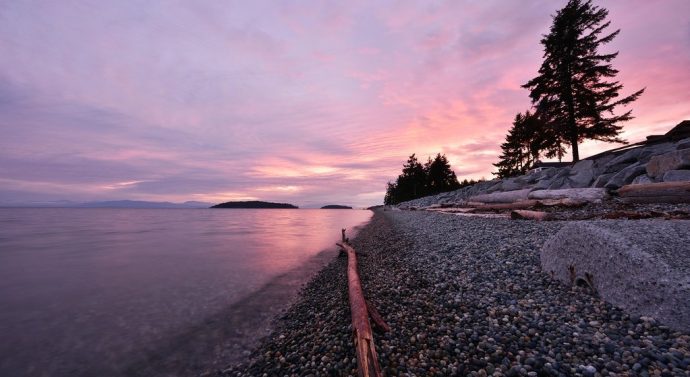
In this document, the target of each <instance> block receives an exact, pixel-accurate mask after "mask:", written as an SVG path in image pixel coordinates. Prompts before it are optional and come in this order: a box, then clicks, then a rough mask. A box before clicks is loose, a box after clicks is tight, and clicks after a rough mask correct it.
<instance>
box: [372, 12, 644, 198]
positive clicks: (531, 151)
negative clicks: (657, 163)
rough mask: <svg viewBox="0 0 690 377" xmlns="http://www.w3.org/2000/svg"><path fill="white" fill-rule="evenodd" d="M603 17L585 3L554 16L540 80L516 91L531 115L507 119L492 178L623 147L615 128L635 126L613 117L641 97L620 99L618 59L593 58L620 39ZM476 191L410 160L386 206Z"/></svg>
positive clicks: (443, 165)
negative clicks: (613, 145)
mask: <svg viewBox="0 0 690 377" xmlns="http://www.w3.org/2000/svg"><path fill="white" fill-rule="evenodd" d="M607 17H608V10H606V9H604V8H601V7H598V6H596V5H593V4H592V1H591V0H569V1H568V2H567V4H566V5H565V6H564V7H563V8H562V9H560V10H558V11H557V12H556V14H555V15H554V16H553V23H552V25H551V27H550V29H549V33H548V34H546V35H544V36H543V38H542V39H541V41H540V42H541V44H542V46H543V48H544V55H543V58H544V59H543V62H542V64H541V66H540V67H539V71H538V75H537V76H536V77H535V78H533V79H531V80H529V81H528V82H527V83H525V84H524V85H522V87H523V88H525V89H527V90H529V97H530V99H531V103H532V108H531V109H530V110H527V111H525V112H524V113H522V112H520V113H518V114H517V115H515V118H514V119H513V124H512V126H511V128H510V129H509V130H508V134H507V135H506V137H505V142H504V143H503V144H501V155H500V156H499V161H498V162H497V163H495V164H494V166H496V167H497V168H498V171H496V172H494V173H493V174H495V175H496V176H498V178H505V177H512V176H516V175H522V174H525V173H527V171H529V170H530V169H531V168H532V166H533V165H534V164H535V162H537V161H538V160H539V159H540V158H542V157H546V158H558V160H559V161H561V160H562V159H563V156H564V155H565V152H566V148H570V150H571V151H572V156H573V162H577V161H579V160H580V153H579V147H578V146H579V143H581V142H583V141H584V140H588V139H593V140H600V141H605V142H618V143H625V142H626V141H625V140H623V139H622V138H620V137H619V135H620V134H621V132H622V130H623V127H622V125H621V124H622V123H623V122H626V121H629V120H631V119H633V117H632V110H627V111H625V112H623V113H622V114H619V115H616V113H615V112H614V110H615V109H616V108H618V107H619V106H627V105H629V104H631V103H632V102H634V101H635V100H637V99H638V98H639V97H640V95H642V93H643V92H644V89H641V90H638V91H636V92H634V93H632V94H630V95H628V96H624V97H621V95H620V92H621V90H622V89H623V85H622V84H621V83H620V82H619V81H617V80H615V77H616V75H617V74H618V70H616V69H615V68H613V66H612V64H611V62H612V61H613V60H614V59H615V58H616V57H617V56H618V52H614V53H602V52H600V51H599V48H600V47H601V46H603V45H606V44H608V43H610V42H611V41H612V40H613V39H614V38H615V37H616V36H617V35H618V34H619V33H620V29H618V30H615V31H613V32H607V31H606V30H607V28H608V27H609V26H610V25H611V22H610V21H608V20H607ZM474 183H476V182H475V181H467V180H465V181H463V183H460V182H458V181H457V177H456V176H455V173H453V171H452V170H451V169H450V164H449V163H448V160H447V159H446V157H445V156H443V155H441V154H437V155H436V158H434V159H433V160H431V159H429V161H427V163H426V164H423V165H422V164H421V163H420V162H419V161H418V160H417V158H416V157H415V155H414V154H412V155H411V156H410V157H409V159H408V160H407V162H406V163H405V164H404V165H403V170H402V174H400V175H399V176H398V178H397V179H396V181H395V182H389V183H388V187H387V189H386V196H385V199H384V202H385V204H396V203H400V202H403V201H406V200H411V199H415V198H419V197H422V196H426V195H434V194H437V193H440V192H443V191H450V190H456V189H458V188H460V187H462V185H470V184H474Z"/></svg>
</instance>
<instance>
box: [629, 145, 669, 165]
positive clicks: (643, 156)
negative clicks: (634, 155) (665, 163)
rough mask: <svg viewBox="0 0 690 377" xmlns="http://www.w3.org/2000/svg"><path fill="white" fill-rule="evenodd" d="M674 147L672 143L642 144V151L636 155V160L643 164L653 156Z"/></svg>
mask: <svg viewBox="0 0 690 377" xmlns="http://www.w3.org/2000/svg"><path fill="white" fill-rule="evenodd" d="M675 149H676V145H675V144H673V143H659V144H652V145H648V146H644V147H643V148H642V152H640V155H639V157H638V161H639V162H642V163H644V164H646V163H648V162H649V160H650V159H651V158H652V157H654V156H658V155H661V154H664V153H668V152H672V151H674V150H675Z"/></svg>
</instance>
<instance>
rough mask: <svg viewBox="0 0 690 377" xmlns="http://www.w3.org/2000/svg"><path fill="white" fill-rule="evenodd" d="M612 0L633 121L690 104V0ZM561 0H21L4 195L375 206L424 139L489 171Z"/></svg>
mask: <svg viewBox="0 0 690 377" xmlns="http://www.w3.org/2000/svg"><path fill="white" fill-rule="evenodd" d="M596 2H597V4H601V5H602V6H604V7H606V8H607V9H608V10H609V11H610V18H611V21H612V28H614V29H615V28H621V34H620V35H619V36H618V37H617V38H616V39H615V40H614V41H613V43H611V45H610V46H608V47H607V48H606V50H607V51H620V56H619V57H618V58H617V59H616V60H615V61H614V66H615V67H616V68H617V69H619V70H620V73H619V77H618V78H619V79H620V81H621V82H622V83H623V84H624V85H625V89H624V92H626V93H627V92H632V91H634V90H637V89H639V88H642V87H646V88H647V90H646V92H645V94H644V95H643V96H642V97H641V98H640V100H639V101H637V102H636V103H635V104H634V105H633V109H634V111H633V115H634V116H635V117H636V118H635V119H634V120H633V121H631V122H629V123H628V124H627V125H625V128H624V133H623V137H625V138H627V139H628V140H630V141H633V142H634V141H638V140H643V139H644V137H645V136H647V135H649V134H659V133H663V132H665V131H667V130H668V129H669V128H670V127H672V126H673V125H675V124H676V123H678V122H679V121H681V120H682V119H689V118H690V91H688V90H687V87H688V82H690V70H688V69H687V67H688V66H690V55H688V54H687V46H688V45H690V34H688V29H687V20H686V18H685V15H686V14H689V13H690V2H688V1H685V0H669V1H664V2H650V1H643V0H634V1H630V0H597V1H596ZM561 5H562V4H560V2H553V1H551V0H528V1H497V0H490V1H482V2H478V1H469V0H467V1H463V0H461V1H442V2H426V1H407V2H398V1H388V0H384V1H382V2H344V3H339V4H334V3H319V2H305V3H301V2H300V3H282V4H278V3H275V2H269V1H255V2H237V3H231V4H227V3H222V2H221V3H219V2H211V1H199V2H195V3H194V4H193V5H188V4H170V3H169V2H163V1H157V0H154V1H150V2H146V4H144V5H142V4H140V3H135V2H131V1H128V0H124V1H111V2H100V3H99V8H98V9H96V8H93V7H90V6H87V5H84V4H79V3H70V4H67V5H65V4H62V3H58V2H44V3H41V4H40V5H39V4H37V3H32V2H9V3H7V4H5V5H4V6H3V7H2V10H0V50H2V51H3V59H0V72H2V73H0V129H1V130H2V137H0V177H2V179H0V201H6V200H12V201H21V200H35V199H46V200H59V199H70V200H114V199H137V200H161V201H186V200H201V201H209V202H219V201H227V200H258V199H263V200H284V201H289V202H292V203H295V204H298V205H300V206H320V205H323V204H332V203H338V204H350V205H355V206H364V205H371V204H377V203H380V202H381V201H382V200H383V191H384V190H385V184H386V182H388V181H390V180H394V179H395V177H396V176H397V175H398V174H399V173H400V169H401V168H402V164H403V163H404V161H405V160H406V158H407V156H409V155H410V154H412V153H416V154H417V156H418V157H419V158H420V159H421V160H425V159H426V158H427V157H428V156H433V155H435V154H436V153H439V152H441V153H446V155H447V156H448V157H449V160H450V162H451V164H452V166H453V168H454V170H455V172H456V173H457V175H458V177H459V178H460V179H463V178H474V179H477V178H481V177H485V178H491V177H492V176H491V172H492V171H493V170H494V168H493V166H492V165H491V164H492V163H493V162H495V161H496V158H497V157H496V156H498V154H499V153H500V144H501V142H502V141H503V137H504V136H505V134H506V132H507V130H508V128H509V127H510V125H511V122H512V120H513V117H514V115H515V113H517V112H520V111H524V110H526V109H528V108H529V107H530V101H529V98H528V96H527V92H526V91H525V90H524V89H522V88H520V85H521V84H523V83H525V82H526V81H527V80H529V79H530V78H532V77H534V76H535V75H536V73H537V69H538V67H539V64H540V62H541V58H542V51H541V46H540V45H539V39H540V38H541V35H542V34H544V33H545V32H547V31H548V27H549V24H550V22H551V17H550V15H551V14H553V13H554V12H555V11H556V9H558V8H559V7H560V6H561ZM103 25H109V27H108V28H103ZM142 36H147V37H146V38H143V37H142ZM614 146H615V145H612V144H605V143H597V142H587V143H585V144H583V146H582V148H581V152H582V154H583V155H589V154H594V153H598V152H600V151H602V150H605V149H608V148H611V147H614Z"/></svg>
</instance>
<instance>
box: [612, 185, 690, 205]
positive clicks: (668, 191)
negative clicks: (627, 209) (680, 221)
mask: <svg viewBox="0 0 690 377" xmlns="http://www.w3.org/2000/svg"><path fill="white" fill-rule="evenodd" d="M618 195H619V196H620V197H621V198H622V199H623V200H624V201H626V202H631V203H690V182H659V183H645V184H636V185H625V186H623V187H621V188H620V189H618Z"/></svg>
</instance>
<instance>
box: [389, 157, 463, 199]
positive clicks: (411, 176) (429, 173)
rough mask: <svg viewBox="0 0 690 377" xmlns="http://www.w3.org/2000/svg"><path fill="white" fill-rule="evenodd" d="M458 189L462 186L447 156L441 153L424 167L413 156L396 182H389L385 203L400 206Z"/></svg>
mask: <svg viewBox="0 0 690 377" xmlns="http://www.w3.org/2000/svg"><path fill="white" fill-rule="evenodd" d="M465 182H467V180H465ZM458 188H460V184H459V183H458V179H457V177H456V176H455V172H453V170H452V169H451V168H450V163H449V162H448V159H447V158H446V156H444V155H442V154H440V153H439V154H437V155H436V157H435V158H434V159H433V160H432V159H431V158H429V159H428V161H427V163H426V164H425V165H422V164H421V163H420V162H419V161H418V160H417V157H416V156H415V155H414V154H412V155H411V156H410V157H409V158H408V159H407V162H406V163H405V164H404V165H403V169H402V173H401V174H400V175H399V176H398V178H397V179H396V181H395V182H394V183H393V182H388V185H387V187H386V196H385V197H384V199H383V203H384V204H398V203H400V202H404V201H408V200H412V199H416V198H421V197H423V196H427V195H433V194H437V193H440V192H444V191H450V190H455V189H458Z"/></svg>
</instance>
